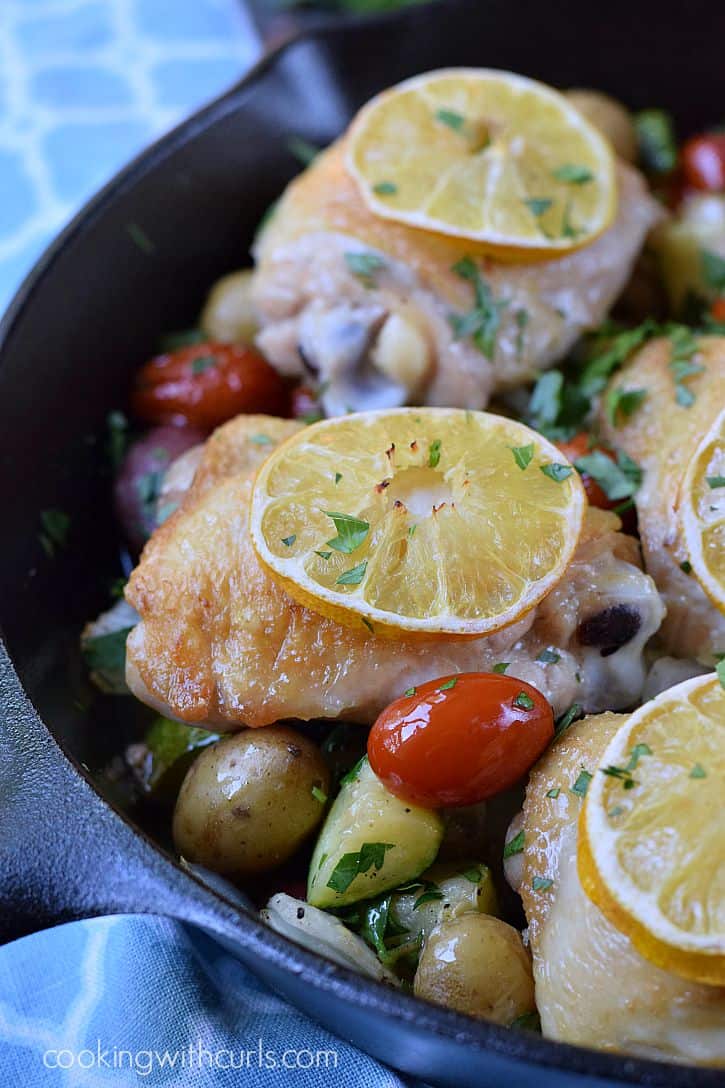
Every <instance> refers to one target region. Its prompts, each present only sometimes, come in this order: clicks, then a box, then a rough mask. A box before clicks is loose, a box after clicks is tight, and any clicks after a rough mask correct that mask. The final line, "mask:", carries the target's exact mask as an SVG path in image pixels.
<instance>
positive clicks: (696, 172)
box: [682, 132, 725, 193]
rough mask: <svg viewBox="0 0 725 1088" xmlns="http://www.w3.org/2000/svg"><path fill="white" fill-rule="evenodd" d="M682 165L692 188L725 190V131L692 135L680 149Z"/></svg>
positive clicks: (711, 190)
mask: <svg viewBox="0 0 725 1088" xmlns="http://www.w3.org/2000/svg"><path fill="white" fill-rule="evenodd" d="M682 165H683V170H684V173H685V177H686V179H687V181H688V182H689V184H690V185H691V186H693V188H695V189H700V190H705V191H706V192H710V193H721V192H723V191H725V133H723V132H709V133H705V134H704V135H703V136H693V138H692V139H691V140H688V141H687V143H686V144H685V146H684V148H683V149H682Z"/></svg>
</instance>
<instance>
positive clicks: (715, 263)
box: [700, 249, 725, 291]
mask: <svg viewBox="0 0 725 1088" xmlns="http://www.w3.org/2000/svg"><path fill="white" fill-rule="evenodd" d="M700 263H701V266H702V275H703V278H704V280H705V283H706V284H707V285H708V287H712V288H714V290H715V291H725V257H721V256H720V254H719V253H712V252H711V251H710V250H708V249H703V250H702V253H701V254H700Z"/></svg>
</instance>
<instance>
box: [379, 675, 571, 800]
mask: <svg viewBox="0 0 725 1088" xmlns="http://www.w3.org/2000/svg"><path fill="white" fill-rule="evenodd" d="M553 736H554V715H553V711H552V709H551V707H550V705H549V703H548V702H547V701H546V699H545V698H544V696H543V695H542V694H541V692H540V691H537V689H536V688H534V687H531V685H530V684H525V683H524V682H523V681H522V680H517V679H516V678H515V677H512V676H511V677H510V676H499V675H497V674H494V673H462V674H460V675H459V676H443V677H441V678H440V679H439V680H433V681H430V682H429V683H427V684H422V685H421V686H420V687H418V688H416V689H414V691H413V692H412V693H411V694H410V695H404V696H403V697H402V698H401V699H397V700H396V701H395V702H394V703H391V705H390V706H389V707H387V709H386V710H384V711H383V713H382V714H381V715H380V717H379V718H378V720H377V721H376V722H375V725H374V726H373V727H372V729H371V730H370V735H369V737H368V758H369V759H370V766H371V767H372V769H373V771H374V772H375V774H376V775H377V776H378V778H380V779H381V780H382V781H383V782H384V783H385V785H386V786H387V788H388V789H389V790H390V792H391V793H394V794H395V795H396V796H397V797H400V798H402V799H403V800H405V801H410V802H411V803H413V804H418V805H422V806H424V807H426V808H443V807H445V808H449V807H456V806H459V805H473V804H476V803H477V802H479V801H484V800H486V798H487V797H493V796H495V794H497V793H501V792H503V790H507V789H509V788H510V787H511V786H513V785H514V784H515V783H516V782H518V781H519V779H520V778H522V777H523V775H524V774H526V772H527V771H528V770H529V768H530V767H531V766H532V765H533V763H534V762H535V761H536V760H537V759H538V757H539V756H540V755H541V753H542V752H543V750H544V749H545V748H546V746H547V745H548V744H549V743H550V741H551V739H552V737H553Z"/></svg>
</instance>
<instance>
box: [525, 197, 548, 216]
mask: <svg viewBox="0 0 725 1088" xmlns="http://www.w3.org/2000/svg"><path fill="white" fill-rule="evenodd" d="M553 203H554V201H553V200H551V199H550V198H549V197H537V196H534V197H530V198H529V199H528V200H524V204H525V205H526V207H527V208H528V209H529V211H530V212H531V214H532V215H535V216H536V218H537V219H538V218H540V216H542V215H545V214H546V212H548V210H549V208H550V207H551V205H552V204H553Z"/></svg>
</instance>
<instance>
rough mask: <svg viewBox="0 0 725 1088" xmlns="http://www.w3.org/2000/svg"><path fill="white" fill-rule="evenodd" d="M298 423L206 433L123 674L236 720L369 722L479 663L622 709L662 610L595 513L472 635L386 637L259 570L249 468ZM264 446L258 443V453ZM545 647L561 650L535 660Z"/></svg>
mask: <svg viewBox="0 0 725 1088" xmlns="http://www.w3.org/2000/svg"><path fill="white" fill-rule="evenodd" d="M297 427H298V424H295V423H292V422H290V421H282V420H265V418H264V417H248V416H246V417H245V416H241V417H239V418H238V419H236V420H233V421H232V422H231V423H228V424H226V425H225V426H224V427H222V428H220V429H219V431H217V432H216V434H215V435H214V436H212V438H211V439H210V440H209V442H208V443H207V445H206V447H205V449H204V452H203V454H202V456H201V460H200V463H199V467H198V469H197V472H196V476H195V478H194V482H193V484H192V486H191V488H190V490H189V491H188V493H187V494H186V497H185V498H184V500H183V502H182V504H181V507H180V509H179V510H178V511H177V512H176V513H175V514H173V515H172V517H171V518H169V520H168V521H167V522H165V523H164V525H162V526H161V527H160V528H159V529H158V530H157V531H156V533H155V534H154V536H153V537H152V539H151V540H150V541H149V543H148V544H147V546H146V548H145V550H144V553H143V556H142V559H141V562H140V565H139V566H138V567H137V569H136V570H135V571H134V573H133V575H132V576H131V580H130V582H129V585H128V588H127V599H128V601H129V602H130V603H131V604H132V605H133V606H134V607H135V608H136V609H137V610H138V612H139V614H140V616H141V622H140V623H139V624H138V625H137V626H136V628H135V629H134V630H133V631H132V632H131V634H130V636H129V640H128V649H127V681H128V684H129V687H130V688H131V690H132V691H133V692H134V694H136V695H137V696H138V697H139V698H140V699H142V700H143V701H144V702H147V703H149V704H150V705H152V706H154V707H156V708H158V709H159V710H160V711H161V712H162V713H164V714H165V715H167V716H169V717H173V718H179V719H181V720H183V721H188V722H196V723H208V724H213V725H215V726H216V727H217V728H222V729H236V728H239V727H240V726H241V725H242V724H245V725H249V726H262V725H267V724H269V723H271V722H274V721H277V720H279V719H281V718H289V717H295V718H301V719H308V718H344V719H351V720H355V721H360V722H371V721H373V720H374V719H375V717H376V716H377V714H378V713H379V712H380V711H381V710H382V709H383V708H384V707H385V706H386V705H387V704H388V703H389V702H390V701H391V700H393V699H395V698H396V697H397V696H399V695H400V694H401V693H402V692H403V691H405V690H406V689H407V688H408V687H411V686H414V685H416V684H419V683H422V682H423V681H425V680H429V679H432V678H434V677H436V676H441V675H443V674H445V673H453V672H467V671H489V670H490V669H491V668H492V667H493V665H495V664H496V663H497V662H500V661H508V662H510V665H509V669H508V672H509V675H514V676H518V677H520V678H521V679H524V680H527V681H529V682H530V683H532V684H534V685H535V686H536V687H538V688H539V689H540V690H541V691H542V692H543V693H544V694H545V695H546V696H547V698H548V699H550V701H551V702H552V703H553V705H554V708H555V710H556V711H557V712H561V711H562V710H564V709H565V708H566V707H567V706H569V704H570V703H572V702H574V701H577V702H580V703H582V704H583V705H584V706H585V707H586V708H588V709H601V708H602V707H603V706H604V705H605V704H607V705H616V706H630V705H632V704H633V703H634V702H635V701H636V699H637V698H638V696H639V694H640V692H641V689H642V684H643V681H644V668H643V662H642V649H643V646H644V644H645V643H646V642H647V640H648V639H649V638H650V637H651V635H652V634H653V633H654V632H655V631H656V629H657V627H658V626H659V623H660V621H661V619H662V614H663V611H662V606H661V603H660V600H659V597H658V595H657V593H656V592H655V589H654V585H653V583H652V581H651V579H650V578H648V577H647V576H645V575H644V574H643V573H642V572H641V570H640V569H639V565H638V550H637V545H636V543H635V541H634V540H632V539H631V538H629V537H626V536H624V535H623V534H622V533H620V532H618V531H617V529H618V526H619V521H618V519H617V518H616V517H615V516H614V515H612V514H605V513H603V512H602V511H596V510H591V511H590V512H589V514H588V517H587V521H586V525H585V529H584V532H583V534H582V537H581V540H580V543H579V548H578V550H577V553H576V556H575V559H574V561H573V562H572V564H571V566H570V568H569V570H568V572H567V574H566V576H565V578H564V579H563V580H562V582H561V583H560V584H559V585H558V586H557V587H556V588H555V589H554V590H553V591H552V592H551V593H550V594H549V596H548V597H547V598H546V599H545V600H544V601H542V602H541V603H540V604H539V606H538V607H537V608H536V609H534V610H533V611H532V612H530V613H529V614H528V615H527V616H525V617H524V618H523V619H521V620H520V621H518V623H516V624H515V625H513V626H512V627H510V628H508V629H506V630H504V631H500V632H497V633H496V634H495V635H493V636H489V637H488V638H484V639H477V640H473V641H437V640H436V641H428V642H413V641H400V642H397V641H390V640H387V639H381V638H377V637H373V636H371V635H368V634H367V633H366V632H362V633H360V632H357V631H353V630H349V629H347V628H345V627H341V626H340V625H339V624H337V623H335V622H334V621H332V620H327V619H324V618H323V617H321V616H319V615H317V614H316V613H314V612H311V611H309V610H308V609H306V608H303V607H302V606H300V605H298V604H296V603H294V602H293V601H292V600H291V599H290V598H289V597H288V596H287V595H286V594H285V593H284V592H283V590H281V589H280V588H279V587H278V586H277V585H276V584H275V582H274V581H273V580H272V579H271V578H270V576H269V575H268V574H267V573H266V571H265V570H264V569H263V568H262V567H261V566H260V564H259V562H258V560H257V558H256V555H255V553H254V551H253V548H252V545H251V543H250V540H249V537H248V532H247V521H248V507H249V501H250V494H251V477H250V475H249V473H250V470H252V469H253V468H254V466H255V463H258V462H259V460H260V459H261V457H263V456H264V455H266V453H268V452H269V450H270V448H271V445H270V444H265V445H264V446H262V447H260V445H259V437H260V435H264V436H266V437H267V438H269V439H271V440H273V441H274V442H278V441H280V440H281V439H283V438H284V437H286V436H287V435H288V434H290V433H292V432H293V431H294V430H295V429H296V428H297ZM260 448H261V450H262V452H261V453H260ZM548 647H555V648H556V649H557V651H558V652H559V654H560V660H559V661H558V662H556V663H554V664H545V663H542V662H539V661H537V660H536V658H537V655H538V654H539V653H540V652H541V650H542V649H545V648H548Z"/></svg>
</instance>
